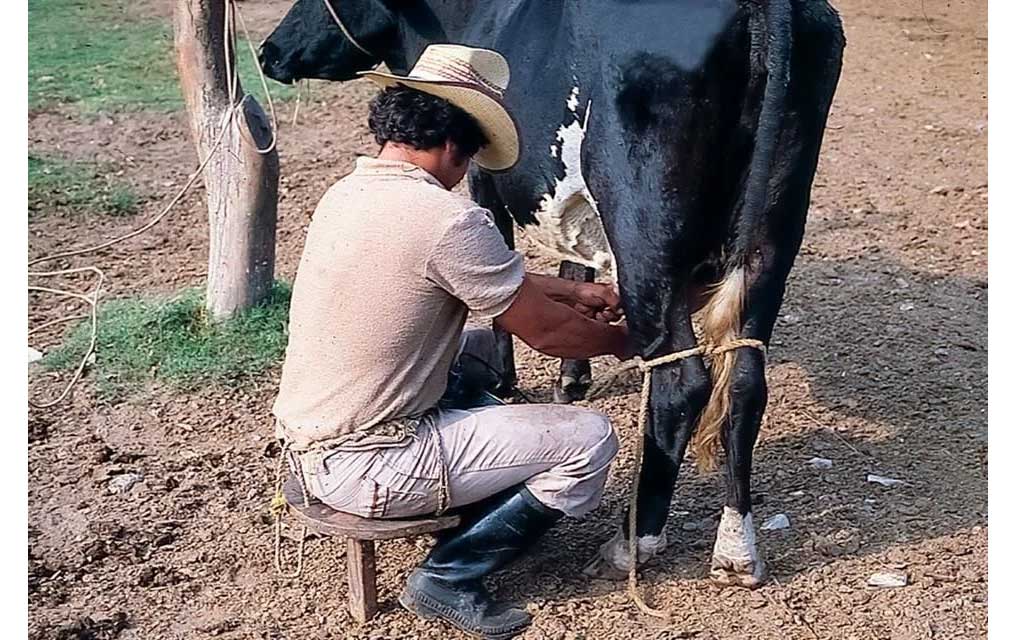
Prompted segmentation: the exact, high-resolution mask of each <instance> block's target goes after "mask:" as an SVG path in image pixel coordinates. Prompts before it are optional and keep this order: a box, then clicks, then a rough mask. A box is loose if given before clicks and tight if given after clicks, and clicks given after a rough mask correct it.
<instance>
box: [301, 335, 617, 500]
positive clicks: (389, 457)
mask: <svg viewBox="0 0 1016 640" xmlns="http://www.w3.org/2000/svg"><path fill="white" fill-rule="evenodd" d="M492 347H493V334H492V332H491V331H490V330H489V329H469V330H467V331H466V333H465V334H464V339H463V352H464V353H469V354H471V355H472V356H473V358H474V359H475V358H479V359H483V360H484V361H486V362H488V363H490V362H493V358H492V355H493V349H492ZM464 364H465V363H464ZM617 446H618V445H617V436H616V435H615V434H614V432H613V429H612V428H611V426H610V422H609V421H608V420H607V417H606V416H604V415H603V414H601V413H598V412H596V411H592V410H590V409H583V408H580V407H572V406H567V405H545V404H521V405H504V406H493V407H483V408H478V409H466V410H456V409H447V410H446V409H441V410H439V411H438V412H437V413H436V415H434V416H433V417H432V418H430V419H427V420H425V421H424V423H423V424H422V425H421V426H420V428H419V429H418V431H417V435H416V438H414V439H413V440H412V442H410V443H409V444H407V445H405V446H401V447H393V448H387V449H378V450H374V451H360V452H324V453H315V454H305V455H304V456H301V458H302V465H303V468H304V474H305V477H306V479H307V489H308V490H309V491H310V493H311V494H313V495H314V496H315V497H317V498H319V499H320V500H322V501H323V502H324V503H325V504H327V505H329V506H331V507H332V508H334V509H337V510H339V511H344V512H347V513H352V514H355V515H359V516H363V517H368V518H402V517H411V516H420V515H425V514H429V513H434V512H435V511H436V510H437V509H438V501H439V494H440V490H441V476H442V473H441V471H442V469H441V465H442V464H444V465H447V473H448V476H447V478H448V506H449V507H459V506H462V505H466V504H470V503H473V502H476V501H478V500H482V499H483V498H486V497H488V496H491V495H493V494H495V493H497V492H499V491H501V490H503V489H507V488H509V487H511V486H514V485H517V484H521V483H525V485H526V487H527V488H528V489H529V491H530V492H531V493H532V494H533V496H534V497H535V498H536V499H537V500H539V501H540V502H542V503H543V504H545V505H546V506H548V507H552V508H554V509H558V510H559V511H562V512H564V513H565V514H567V515H570V516H581V515H583V514H585V513H587V512H589V511H590V510H592V509H593V508H595V507H596V505H598V504H599V502H600V498H601V497H602V495H603V487H604V484H605V483H606V479H607V469H608V466H609V464H610V461H611V460H612V459H613V458H614V455H615V454H616V453H617Z"/></svg>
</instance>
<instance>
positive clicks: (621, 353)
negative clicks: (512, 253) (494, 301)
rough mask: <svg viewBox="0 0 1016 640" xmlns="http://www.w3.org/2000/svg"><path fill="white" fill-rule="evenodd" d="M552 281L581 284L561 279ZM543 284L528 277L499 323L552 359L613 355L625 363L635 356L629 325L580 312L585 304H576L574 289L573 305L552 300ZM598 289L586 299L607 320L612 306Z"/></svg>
mask: <svg viewBox="0 0 1016 640" xmlns="http://www.w3.org/2000/svg"><path fill="white" fill-rule="evenodd" d="M551 280H557V281H558V283H570V284H571V285H574V284H577V283H574V282H571V281H569V280H561V279H559V278H552V279H551ZM558 283H553V284H555V285H557V284H558ZM542 285H543V283H542V282H540V281H539V279H537V278H533V277H531V276H529V275H527V276H526V277H525V279H524V280H523V281H522V287H521V288H520V289H519V292H518V294H517V295H516V297H515V301H514V302H513V303H512V304H511V306H510V307H508V309H507V310H506V311H505V312H504V313H502V314H501V315H500V316H498V317H497V318H495V320H494V322H495V324H497V326H499V327H501V328H502V329H504V330H505V331H507V332H508V333H511V334H513V335H516V336H518V337H519V338H521V339H522V341H523V342H525V343H526V344H528V345H529V346H531V347H532V348H534V349H536V350H537V351H540V352H542V353H545V354H547V355H549V356H555V357H558V358H591V357H595V356H600V355H607V354H609V355H613V356H616V357H617V358H619V359H622V360H624V359H627V358H629V357H631V346H630V345H629V344H628V327H627V326H625V325H624V324H623V323H622V324H609V323H608V322H605V321H598V320H596V319H594V318H590V317H587V316H585V315H583V314H581V313H579V312H578V310H577V309H576V306H575V305H577V304H582V303H578V302H576V295H577V294H575V293H574V291H575V290H574V288H573V289H572V291H573V293H572V294H571V295H570V296H569V297H567V298H566V299H567V300H568V301H570V302H571V303H572V304H570V305H569V304H568V303H566V302H564V301H563V299H561V298H558V299H555V297H552V296H551V295H550V294H549V293H548V291H547V288H546V287H544V286H542ZM594 290H595V291H597V293H596V294H594V296H592V297H588V298H586V300H587V301H588V302H590V304H592V305H595V306H593V307H589V308H590V309H596V311H593V313H594V315H595V314H597V313H599V314H600V315H602V316H604V317H605V316H606V314H608V313H610V312H609V311H607V309H608V308H610V307H609V306H608V305H606V304H605V301H603V300H602V298H601V296H602V295H603V294H602V290H596V289H594Z"/></svg>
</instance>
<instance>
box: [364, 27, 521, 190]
mask: <svg viewBox="0 0 1016 640" xmlns="http://www.w3.org/2000/svg"><path fill="white" fill-rule="evenodd" d="M360 75H362V76H364V77H367V78H370V79H371V80H372V81H373V82H374V83H375V84H377V85H379V86H381V87H391V86H394V85H397V84H401V85H404V86H407V87H410V88H411V89H416V90H417V91H422V92H424V93H429V94H430V95H433V96H437V97H439V98H444V99H445V100H447V101H448V102H450V103H452V104H453V105H455V106H456V107H459V108H460V109H462V110H463V111H465V112H466V113H468V114H469V115H471V116H473V118H475V119H476V121H477V122H478V123H479V125H480V128H481V129H483V133H485V134H486V136H487V139H488V140H490V143H489V144H487V146H485V147H483V148H482V149H480V151H479V152H478V153H477V154H476V155H475V156H473V160H475V161H476V164H478V165H480V166H481V167H483V168H484V169H488V170H490V171H501V170H504V169H510V168H511V167H512V166H514V165H515V163H516V162H518V159H519V131H518V127H517V126H515V121H514V120H513V119H512V117H511V114H509V113H508V110H507V109H506V108H505V107H504V104H503V103H502V102H501V98H502V96H503V95H504V90H505V89H506V88H507V87H508V80H509V78H510V76H511V74H510V72H509V70H508V62H507V61H506V60H505V59H504V58H503V57H502V56H501V54H500V53H498V52H496V51H491V50H490V49H477V48H474V47H464V46H461V45H457V44H432V45H430V46H428V47H427V48H426V49H425V50H424V52H423V53H422V54H421V55H420V59H419V60H417V62H416V66H414V67H413V69H412V71H410V72H409V75H408V76H397V75H395V74H391V73H383V72H380V71H363V72H361V73H360Z"/></svg>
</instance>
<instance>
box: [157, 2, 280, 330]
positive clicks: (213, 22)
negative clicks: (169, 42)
mask: <svg viewBox="0 0 1016 640" xmlns="http://www.w3.org/2000/svg"><path fill="white" fill-rule="evenodd" d="M226 2H227V0H177V3H176V12H175V31H176V64H177V69H178V71H179V73H180V84H181V87H182V89H183V96H184V100H185V102H186V104H187V112H188V114H189V116H190V123H191V133H192V134H193V137H194V142H195V144H196V146H197V150H198V156H199V157H200V158H201V159H202V160H204V159H205V158H207V157H208V154H214V155H213V157H212V159H211V160H210V161H209V162H208V164H207V165H206V166H205V169H204V174H203V177H204V182H205V190H206V194H207V199H208V226H209V246H208V291H207V298H206V301H205V303H206V306H207V308H208V311H209V314H210V315H211V317H212V318H213V319H216V320H219V319H223V318H227V317H229V316H231V315H233V314H234V313H236V312H238V311H242V310H244V309H247V308H249V307H251V306H253V305H256V304H258V303H260V302H262V301H263V300H264V299H265V298H266V297H267V296H268V294H269V293H270V292H271V288H272V282H273V279H274V275H275V223H276V213H277V208H278V190H279V156H278V153H277V152H276V151H275V150H274V149H273V150H272V151H271V152H270V153H266V154H261V153H258V151H257V149H259V148H260V149H264V148H267V147H268V146H269V145H270V144H271V139H272V130H271V124H270V122H269V120H268V118H267V117H266V115H265V112H264V110H263V109H262V108H261V106H260V105H259V104H258V103H257V101H256V100H254V98H253V97H247V98H246V99H244V97H243V96H244V93H243V88H242V87H241V86H240V83H239V81H237V83H236V87H235V92H234V96H235V102H234V103H231V102H230V93H229V77H228V76H227V63H228V64H229V67H228V68H235V64H236V58H235V52H234V51H233V50H232V46H231V45H230V49H229V51H226V50H225V48H224V47H225V46H226V44H227V43H226V42H225V40H226V37H225V35H226V30H225V20H226V16H227V7H226ZM239 102H242V107H240V108H239V109H238V110H237V113H236V117H234V118H232V119H229V120H228V122H229V124H228V127H229V128H228V130H227V131H226V132H225V134H224V135H223V136H222V141H221V143H219V147H218V148H215V145H216V141H217V140H218V139H219V135H220V133H221V131H222V127H223V126H226V123H227V118H228V114H229V112H230V110H231V109H233V108H234V107H235V105H236V103H239Z"/></svg>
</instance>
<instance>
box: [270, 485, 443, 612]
mask: <svg viewBox="0 0 1016 640" xmlns="http://www.w3.org/2000/svg"><path fill="white" fill-rule="evenodd" d="M282 494H283V495H284V496H285V498H286V502H287V503H289V506H290V507H292V508H293V513H294V514H295V515H296V517H297V519H298V520H299V521H300V522H301V524H305V525H307V528H308V529H310V530H311V531H313V532H315V533H318V534H321V535H325V536H339V537H342V538H345V539H346V566H347V572H348V578H349V612H350V613H352V614H353V618H355V619H356V620H358V621H359V622H366V621H367V620H370V619H371V618H373V617H374V615H375V614H376V613H377V579H376V575H375V564H374V541H375V540H393V539H395V538H410V537H413V536H418V535H420V534H423V533H431V532H434V531H441V530H442V529H450V528H451V527H454V526H456V525H458V524H459V517H458V516H456V515H444V516H431V517H426V518H409V519H405V520H388V519H385V520H382V519H380V518H361V517H359V516H354V515H350V514H348V513H342V512H341V511H335V510H334V509H332V508H330V507H328V506H326V505H324V504H323V503H322V502H321V501H320V500H318V499H317V498H314V497H313V496H311V497H310V506H308V507H305V506H304V503H303V491H302V490H301V488H300V481H299V480H298V479H297V478H295V477H292V476H291V477H290V478H289V480H287V481H286V483H285V484H284V485H283V487H282Z"/></svg>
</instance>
